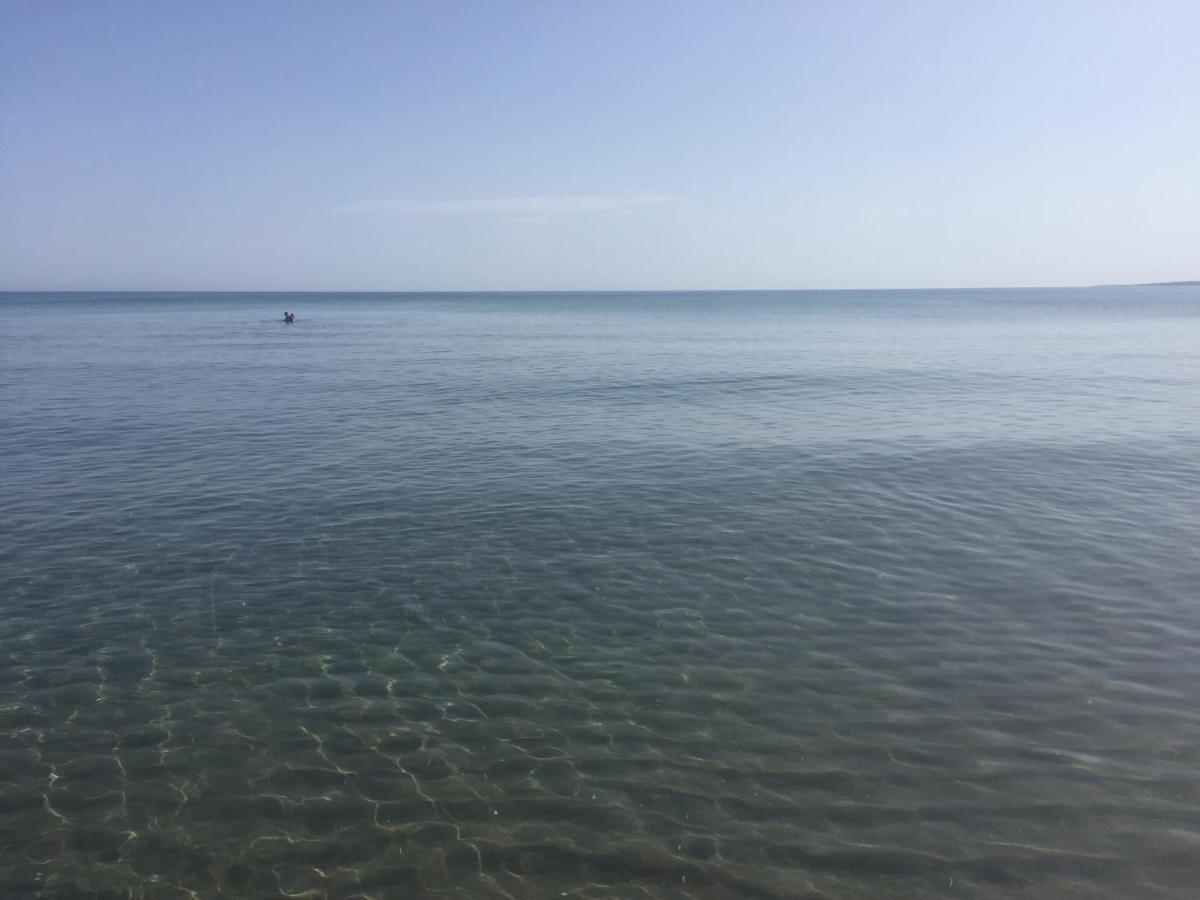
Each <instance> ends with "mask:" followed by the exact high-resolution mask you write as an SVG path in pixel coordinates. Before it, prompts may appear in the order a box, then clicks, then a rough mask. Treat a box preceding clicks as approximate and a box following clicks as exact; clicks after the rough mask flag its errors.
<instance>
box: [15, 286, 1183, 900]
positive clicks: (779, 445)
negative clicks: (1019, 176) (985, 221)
mask: <svg viewBox="0 0 1200 900" xmlns="http://www.w3.org/2000/svg"><path fill="white" fill-rule="evenodd" d="M285 310H286V311H291V312H294V313H295V322H294V323H292V324H285V323H284V321H283V314H284V312H285ZM1197 885H1200V286H1141V287H1096V288H1072V289H1021V290H927V291H837V292H807V291H799V292H723V293H686V292H685V293H602V294H589V293H564V294H552V293H537V294H395V295H390V294H333V293H322V294H252V293H250V294H238V293H222V294H112V293H73V294H20V293H9V294H5V295H0V896H3V897H5V898H9V897H15V898H26V897H28V898H155V900H158V898H189V897H190V898H242V897H281V896H284V897H312V898H324V897H328V898H406V900H407V898H420V897H438V898H464V900H465V898H518V900H525V898H531V900H539V898H561V897H572V898H588V900H600V898H690V897H696V898H881V897H890V898H920V897H969V898H1011V897H1021V898H1055V900H1057V898H1087V900H1096V898H1121V900H1128V898H1139V900H1146V898H1191V897H1195V896H1196V891H1197Z"/></svg>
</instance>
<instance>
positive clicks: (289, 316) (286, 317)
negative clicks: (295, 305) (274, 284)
mask: <svg viewBox="0 0 1200 900" xmlns="http://www.w3.org/2000/svg"><path fill="white" fill-rule="evenodd" d="M283 321H285V322H287V323H288V324H289V325H290V324H292V322H295V321H296V314H295V313H292V312H288V311H287V310H284V312H283Z"/></svg>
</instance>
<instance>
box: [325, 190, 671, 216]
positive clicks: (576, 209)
mask: <svg viewBox="0 0 1200 900" xmlns="http://www.w3.org/2000/svg"><path fill="white" fill-rule="evenodd" d="M673 199H675V198H674V197H672V196H671V195H670V194H651V193H621V194H574V195H572V194H567V195H559V196H533V197H493V198H486V199H476V200H425V201H411V202H398V203H378V202H371V201H367V202H363V203H355V204H352V205H350V206H345V207H342V211H343V212H359V213H409V214H455V213H457V214H468V215H470V214H476V215H499V216H506V217H519V218H525V217H543V216H554V215H576V214H592V213H601V214H626V215H627V214H630V213H635V212H640V211H642V210H645V209H648V208H650V207H653V206H661V205H663V204H664V203H669V202H671V201H672V200H673Z"/></svg>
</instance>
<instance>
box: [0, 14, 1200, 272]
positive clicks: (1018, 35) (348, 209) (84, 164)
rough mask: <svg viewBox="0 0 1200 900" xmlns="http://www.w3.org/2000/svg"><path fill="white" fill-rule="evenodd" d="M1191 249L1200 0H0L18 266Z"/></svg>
mask: <svg viewBox="0 0 1200 900" xmlns="http://www.w3.org/2000/svg"><path fill="white" fill-rule="evenodd" d="M1185 278H1200V3H1196V2H1192V0H1187V2H1174V3H1171V2H1154V0H1144V2H1138V3H1133V2H1104V0H1089V2H1053V0H1046V2H1019V0H1005V2H995V3H975V2H962V0H948V2H910V3H905V2H898V0H897V2H889V0H881V2H840V0H837V2H835V0H829V2H821V3H815V2H799V0H797V2H757V0H737V2H705V0H690V2H658V0H639V2H628V3H627V2H619V0H595V2H574V0H563V2H528V3H525V2H511V3H504V2H500V0H487V2H483V0H480V2H453V0H450V2H430V3H419V2H409V3H404V2H398V0H397V2H384V3H371V2H347V3H335V2H327V3H310V2H258V0H251V2H233V0H229V2H221V0H212V2H197V0H189V2H170V0H155V2H133V0H124V2H104V0H78V2H58V0H28V2H26V0H0V289H10V290H24V289H84V290H88V289H100V288H111V289H130V290H133V289H148V290H156V289H212V290H242V289H247V290H252V289H261V290H269V289H279V290H304V289H311V290H338V289H356V290H453V289H482V290H487V289H498V290H500V289H516V290H521V289H530V290H541V289H560V288H561V289H589V288H595V289H626V288H789V287H795V288H821V287H933V286H967V285H1021V284H1035V285H1050V284H1086V283H1098V282H1129V281H1159V280H1174V279H1185Z"/></svg>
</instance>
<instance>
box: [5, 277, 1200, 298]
mask: <svg viewBox="0 0 1200 900" xmlns="http://www.w3.org/2000/svg"><path fill="white" fill-rule="evenodd" d="M1191 286H1200V280H1181V281H1130V282H1120V281H1112V282H1096V283H1093V284H1026V285H1004V286H999V285H959V286H954V287H884V288H881V287H839V288H822V287H805V288H799V287H787V288H752V287H745V288H536V289H532V290H528V289H524V290H523V289H520V288H465V289H462V288H436V289H430V290H422V289H412V288H405V289H400V290H388V289H379V288H373V289H368V290H356V289H344V288H336V289H321V290H303V289H276V288H250V289H241V288H219V289H205V288H136V289H132V290H130V289H122V288H62V289H56V288H15V289H14V288H0V295H2V294H733V293H743V294H784V293H806V292H808V293H816V292H821V293H852V292H856V291H1028V290H1070V289H1086V288H1102V287H1191Z"/></svg>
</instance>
